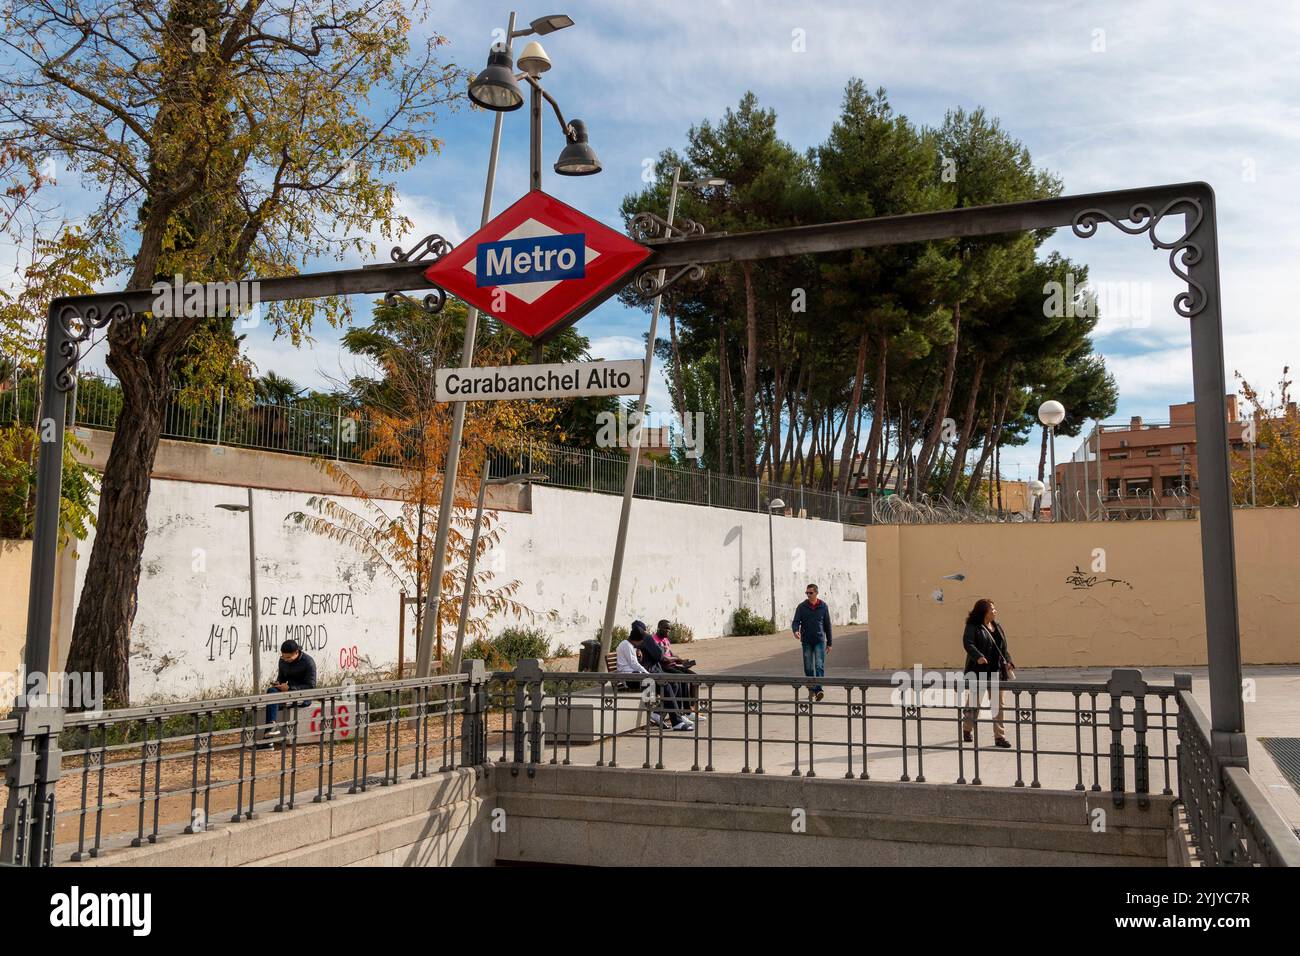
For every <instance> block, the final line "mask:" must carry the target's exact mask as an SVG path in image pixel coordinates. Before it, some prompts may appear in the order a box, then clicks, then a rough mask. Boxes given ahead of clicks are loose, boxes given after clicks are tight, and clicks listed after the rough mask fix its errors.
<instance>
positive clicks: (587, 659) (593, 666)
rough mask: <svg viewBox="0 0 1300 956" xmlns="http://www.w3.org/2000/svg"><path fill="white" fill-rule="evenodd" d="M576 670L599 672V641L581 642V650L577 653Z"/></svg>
mask: <svg viewBox="0 0 1300 956" xmlns="http://www.w3.org/2000/svg"><path fill="white" fill-rule="evenodd" d="M578 670H580V671H598V670H600V641H596V640H587V641H583V642H582V650H580V651H578Z"/></svg>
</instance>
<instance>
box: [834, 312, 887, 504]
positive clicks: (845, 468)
mask: <svg viewBox="0 0 1300 956" xmlns="http://www.w3.org/2000/svg"><path fill="white" fill-rule="evenodd" d="M870 338H871V334H870V332H869V331H868V330H867V329H866V328H863V330H862V335H861V336H859V337H858V360H857V365H856V366H855V371H854V373H853V395H852V397H851V398H850V399H849V415H848V419H847V421H848V422H849V425H848V429H849V430H848V431H847V432H846V433H845V435H844V450H843V451H842V452H840V477H839V489H840V494H847V493H848V490H849V477H850V476H849V472H850V471H852V470H853V468H852V466H853V465H854V464H856V463H855V462H854V461H853V459H852V458H850V457H849V456H850V455H852V454H853V453H854V451H856V450H857V446H858V428H857V422H858V409H859V408H861V407H862V377H863V375H864V373H865V372H866V370H867V343H868V341H869V340H870ZM877 387H879V386H877Z"/></svg>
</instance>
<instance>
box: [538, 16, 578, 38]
mask: <svg viewBox="0 0 1300 956" xmlns="http://www.w3.org/2000/svg"><path fill="white" fill-rule="evenodd" d="M528 25H529V26H530V27H532V30H533V32H534V33H536V34H537V35H538V36H542V37H544V36H546V34H548V33H554V32H555V31H556V30H563V29H564V28H565V27H571V26H573V17H570V16H567V15H565V14H563V13H553V14H551V15H550V16H549V17H538V18H537V19H536V20H534V21H533V22H532V23H530V24H528Z"/></svg>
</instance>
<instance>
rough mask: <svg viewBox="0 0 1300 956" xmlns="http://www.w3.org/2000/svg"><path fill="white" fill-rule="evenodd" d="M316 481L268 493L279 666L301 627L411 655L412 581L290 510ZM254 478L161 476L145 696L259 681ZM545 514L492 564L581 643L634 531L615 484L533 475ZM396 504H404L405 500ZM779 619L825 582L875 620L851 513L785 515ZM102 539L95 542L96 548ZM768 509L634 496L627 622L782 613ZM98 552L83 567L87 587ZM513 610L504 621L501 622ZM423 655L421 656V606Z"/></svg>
mask: <svg viewBox="0 0 1300 956" xmlns="http://www.w3.org/2000/svg"><path fill="white" fill-rule="evenodd" d="M307 498H308V494H307V493H305V492H303V493H300V492H286V491H266V490H261V491H257V492H256V515H257V523H256V534H257V551H258V582H259V584H258V586H259V591H260V602H261V608H262V616H261V622H260V623H261V628H262V635H263V639H262V671H263V679H264V680H267V679H269V675H271V674H273V673H274V668H275V662H276V659H277V657H278V649H279V645H280V642H281V641H282V640H284V638H285V637H286V636H288V635H292V636H294V637H296V638H297V639H298V640H299V641H300V643H303V644H304V646H306V647H307V649H308V653H310V654H311V655H312V656H313V658H315V660H316V664H317V668H318V671H319V672H320V675H321V676H322V677H323V678H329V677H331V676H333V677H338V676H340V675H341V674H342V673H346V672H348V671H351V670H353V669H355V668H362V669H364V670H370V669H373V668H378V667H386V666H389V665H391V664H392V663H394V662H395V661H396V659H397V628H398V587H397V585H396V584H394V583H393V581H392V580H391V579H389V578H388V577H387V576H386V575H384V574H383V573H382V572H381V571H380V570H379V569H378V568H377V567H376V566H375V565H373V564H372V563H370V562H368V561H367V560H365V559H364V558H363V557H362V556H361V555H360V554H358V553H357V552H355V551H353V550H352V549H350V548H348V547H347V546H346V545H343V544H341V543H338V542H334V541H330V540H327V539H325V538H322V537H320V536H318V535H314V534H311V533H309V532H307V531H304V530H302V529H301V528H299V527H297V526H296V525H293V524H291V523H289V522H287V521H286V520H285V516H286V515H288V514H289V513H290V512H292V511H295V510H299V509H303V510H305V509H306V502H307ZM244 500H245V492H244V490H243V489H242V488H236V487H231V486H229V485H214V484H204V483H197V482H185V481H170V480H164V479H154V482H153V490H152V494H151V495H150V499H149V536H148V539H147V541H146V544H145V553H144V561H143V566H142V570H141V574H140V585H139V592H138V608H137V611H136V617H135V626H134V629H133V634H132V642H131V663H132V672H131V684H132V697H133V698H134V699H135V700H137V701H140V700H145V699H148V698H152V697H160V698H161V697H167V698H172V697H179V698H187V697H193V696H197V695H199V694H212V693H216V692H219V691H232V692H234V691H241V690H247V689H248V688H249V687H250V686H251V664H250V654H249V635H250V631H251V628H250V618H249V615H248V609H247V595H248V530H247V529H248V526H247V518H246V516H245V515H244V514H242V513H232V512H227V511H222V510H219V509H218V508H217V507H216V506H217V505H218V504H221V503H238V504H242V503H243V502H244ZM532 500H533V511H532V513H514V512H503V513H502V514H501V524H500V527H501V529H502V538H501V544H500V545H499V546H498V547H497V548H496V549H494V550H493V551H492V552H489V554H488V556H487V557H486V559H485V562H486V563H485V564H484V565H482V566H483V567H486V568H487V569H488V570H490V571H492V573H493V575H494V578H495V579H496V580H499V581H501V582H507V581H511V580H517V581H519V582H520V587H519V590H518V592H517V594H516V598H517V600H519V601H520V602H521V603H522V604H523V605H525V606H526V607H528V608H529V609H530V610H532V611H533V612H535V614H536V615H537V619H536V621H535V623H537V624H540V625H543V626H545V627H546V628H547V630H548V631H549V632H550V634H551V636H552V639H553V641H554V642H556V643H562V644H567V645H568V646H570V647H572V648H576V646H577V645H578V643H579V642H580V641H582V640H583V639H585V638H588V637H591V636H594V634H595V632H596V630H597V628H599V626H600V623H601V621H602V620H603V617H604V604H605V595H606V590H607V588H608V581H609V566H610V557H611V554H612V551H613V547H614V539H615V535H616V533H617V530H618V514H619V504H620V500H619V498H618V497H617V496H615V495H601V494H588V493H586V492H579V491H564V490H559V489H551V488H546V487H543V486H539V487H535V488H534V489H533V499H532ZM392 511H393V513H396V511H397V505H396V504H395V503H394V504H392ZM773 534H774V541H775V555H776V561H775V566H776V591H777V617H778V623H779V624H780V625H782V626H785V625H787V624H788V622H789V618H790V616H791V615H792V614H793V611H794V607H795V605H796V604H797V603H798V602H799V601H801V600H802V599H803V587H804V585H805V584H806V583H807V582H808V581H816V582H817V583H818V584H819V585H820V587H821V591H822V596H823V597H824V598H825V600H826V601H827V602H828V603H829V605H830V608H831V613H832V616H833V619H834V621H835V622H836V623H839V624H845V623H849V622H851V621H853V622H865V621H866V616H867V612H866V594H867V591H866V545H865V543H864V542H862V541H845V540H843V529H842V527H841V526H840V525H838V524H834V523H830V522H821V521H808V520H800V519H797V518H785V517H777V518H775V519H773ZM92 544H93V532H92V536H91V540H88V541H86V542H85V543H83V544H82V545H81V547H80V549H79V550H80V552H81V553H82V554H83V555H84V554H89V552H90V547H91V545H92ZM768 568H769V561H768V524H767V518H766V516H765V515H762V514H754V513H749V512H741V511H729V510H725V509H721V508H704V507H699V506H693V505H679V504H670V503H665V502H656V501H643V500H640V499H638V500H637V501H636V502H635V503H634V505H633V508H632V522H631V526H630V529H629V538H628V549H627V559H626V561H625V564H624V571H623V579H622V585H621V587H620V600H619V613H618V621H619V623H621V624H624V625H626V624H627V623H629V622H630V621H632V620H633V619H634V618H638V617H639V618H641V619H642V620H644V621H646V622H647V623H648V624H650V625H652V626H653V624H654V622H655V621H657V620H658V619H659V618H661V617H667V618H675V619H677V620H680V621H682V622H683V623H685V624H687V625H689V626H690V627H691V628H693V629H694V630H695V633H696V637H697V638H707V637H713V636H717V635H720V634H723V633H725V632H726V631H727V630H728V629H729V625H730V619H731V614H732V612H733V611H734V610H735V609H736V608H737V607H739V606H740V605H742V604H745V605H747V606H749V607H750V608H752V609H754V610H756V611H758V612H759V613H761V614H763V615H764V616H766V615H767V614H769V613H770V601H771V597H770V595H771V590H770V588H769V584H768V580H769V578H768V573H769V572H768ZM84 574H85V568H84V562H82V563H81V565H80V566H79V567H78V569H77V595H78V600H80V593H81V587H82V583H83V579H84ZM511 623H513V621H512V620H499V621H494V622H493V623H492V629H493V631H499V630H500V629H501V628H503V627H506V626H507V625H509V624H511ZM407 627H408V634H407V658H408V660H409V659H411V658H412V657H413V656H414V637H413V634H412V633H411V631H412V630H413V626H412V621H411V615H409V614H408V623H407Z"/></svg>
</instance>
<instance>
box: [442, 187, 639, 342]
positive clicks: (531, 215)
mask: <svg viewBox="0 0 1300 956" xmlns="http://www.w3.org/2000/svg"><path fill="white" fill-rule="evenodd" d="M649 255H650V250H649V249H647V248H646V247H645V246H642V245H639V244H638V243H635V242H633V241H632V240H631V239H629V238H627V237H626V236H624V235H622V234H620V233H617V232H615V231H614V230H613V229H610V228H609V227H608V226H603V225H601V224H600V223H598V222H597V221H596V220H594V219H592V218H591V217H590V216H585V215H583V214H582V213H580V212H578V210H576V209H574V208H573V207H572V206H567V205H565V204H564V203H562V202H560V201H559V200H558V199H556V198H555V197H553V196H548V195H546V193H544V192H541V191H539V190H535V191H533V192H530V193H529V194H528V195H526V196H525V197H524V198H523V199H520V200H519V201H518V202H516V203H515V204H514V205H513V206H511V207H510V208H509V209H507V210H506V211H505V212H503V213H501V215H499V216H497V217H496V218H495V219H493V220H492V221H491V222H489V223H488V224H487V225H486V226H484V227H483V228H482V229H480V230H479V231H478V232H476V233H474V235H472V236H470V237H469V238H468V239H466V240H465V241H464V242H462V243H461V244H460V245H458V246H457V247H456V248H455V249H453V250H451V252H449V253H447V254H446V255H445V256H443V257H442V258H441V259H439V260H438V261H437V262H435V263H434V264H433V265H431V266H430V267H429V268H428V269H426V270H425V273H424V277H425V278H426V279H428V280H429V281H430V282H434V283H437V284H438V285H440V286H442V288H444V289H446V290H447V291H448V292H450V293H451V294H452V295H454V296H456V297H457V298H459V299H463V300H464V301H465V302H467V303H469V304H470V305H472V306H475V307H476V308H477V309H479V311H481V312H486V313H487V314H488V315H491V316H493V317H494V318H497V319H500V320H501V321H502V322H504V323H506V324H507V325H509V326H511V327H512V328H515V329H518V330H519V331H520V332H522V333H523V334H524V335H526V336H528V337H529V338H530V339H535V338H538V337H539V336H542V335H545V334H546V333H547V332H550V331H553V330H555V329H556V327H557V326H560V325H561V324H562V323H563V324H569V322H572V321H575V320H576V319H578V318H580V317H581V316H582V315H585V314H586V313H587V312H589V311H590V310H591V309H594V308H595V307H596V306H597V305H599V304H600V303H601V302H603V301H605V299H606V298H608V296H609V295H610V294H612V292H613V290H614V288H615V287H616V284H617V283H618V281H619V280H620V279H622V278H623V277H624V276H626V275H627V274H628V273H629V272H631V271H632V270H633V269H634V268H636V267H637V266H638V265H639V264H640V263H641V262H643V261H644V260H645V259H646V257H647V256H649ZM602 293H605V294H604V295H602ZM566 319H567V320H569V322H565V320H566Z"/></svg>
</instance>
